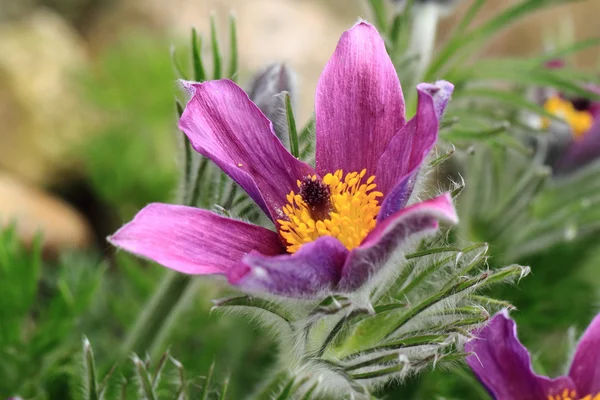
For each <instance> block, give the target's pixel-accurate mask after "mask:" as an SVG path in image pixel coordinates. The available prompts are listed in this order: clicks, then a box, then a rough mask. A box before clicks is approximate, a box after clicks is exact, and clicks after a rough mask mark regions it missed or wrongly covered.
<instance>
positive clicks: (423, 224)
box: [339, 194, 458, 291]
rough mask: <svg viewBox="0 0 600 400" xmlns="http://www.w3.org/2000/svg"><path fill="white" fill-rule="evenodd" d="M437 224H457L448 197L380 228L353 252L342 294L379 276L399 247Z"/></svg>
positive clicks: (426, 203)
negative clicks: (441, 221)
mask: <svg viewBox="0 0 600 400" xmlns="http://www.w3.org/2000/svg"><path fill="white" fill-rule="evenodd" d="M438 220H444V221H448V222H451V223H456V222H457V221H458V217H457V216H456V211H455V210H454V206H453V205H452V199H451V198H450V195H449V194H443V195H441V196H439V197H436V198H435V199H432V200H427V201H424V202H421V203H417V204H413V205H412V206H410V207H407V208H404V209H402V210H400V211H398V212H397V213H396V214H394V215H392V216H390V218H388V219H387V220H385V221H384V222H380V223H378V224H377V226H376V227H375V229H374V230H373V231H372V232H371V233H369V235H368V236H367V237H366V238H365V240H364V241H363V243H362V244H361V245H360V247H358V248H356V249H354V250H352V252H351V253H350V256H349V257H348V260H347V261H346V264H345V265H344V269H343V270H342V278H341V280H340V284H339V289H340V290H341V291H353V290H356V289H357V288H359V287H360V286H362V285H363V284H364V283H365V282H366V281H367V280H368V279H369V278H370V277H372V276H373V275H374V274H376V273H377V272H378V271H379V270H380V269H381V268H382V267H383V266H384V265H385V263H386V262H387V261H388V260H389V258H390V256H391V255H392V254H393V253H395V252H396V251H397V250H398V249H399V247H400V246H402V245H404V244H406V242H407V241H409V240H414V239H415V238H416V237H418V236H422V235H424V234H427V233H431V232H433V231H435V230H436V229H437V228H438Z"/></svg>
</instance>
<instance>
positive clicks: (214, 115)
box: [179, 79, 315, 221]
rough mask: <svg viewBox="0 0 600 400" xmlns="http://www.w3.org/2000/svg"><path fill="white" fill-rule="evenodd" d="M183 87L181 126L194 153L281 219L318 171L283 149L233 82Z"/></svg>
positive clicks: (261, 117) (260, 116)
mask: <svg viewBox="0 0 600 400" xmlns="http://www.w3.org/2000/svg"><path fill="white" fill-rule="evenodd" d="M183 85H184V86H185V88H186V89H188V90H189V91H190V93H191V94H192V98H191V99H190V101H189V102H188V104H187V106H186V108H185V110H184V112H183V115H182V116H181V120H180V121H179V128H180V129H181V130H182V131H183V132H185V134H186V135H187V136H188V138H189V139H190V142H191V143H192V146H193V147H194V149H196V151H198V152H199V153H201V154H203V155H204V156H206V157H208V158H210V159H211V160H212V161H214V162H215V164H217V165H218V166H219V167H220V168H221V169H222V170H223V171H225V172H226V173H227V174H228V175H229V176H231V178H233V179H234V180H235V181H236V182H237V183H239V184H240V186H242V187H243V188H244V190H246V192H248V194H249V195H250V196H251V197H252V198H253V199H254V201H255V202H256V203H257V204H258V205H259V206H260V207H261V208H262V209H263V210H264V211H265V213H266V214H267V215H269V216H271V219H272V220H274V221H275V220H277V219H278V218H281V207H282V206H283V205H285V204H287V200H286V198H285V196H286V195H287V194H288V193H290V192H291V191H292V190H297V189H298V186H297V184H296V182H297V180H301V179H302V178H304V177H305V176H308V175H314V174H315V172H314V170H313V169H312V168H311V167H310V166H309V165H307V164H305V163H303V162H301V161H299V160H297V159H296V158H294V156H292V155H291V154H290V153H289V152H288V151H287V150H286V149H285V148H284V147H283V145H282V144H281V142H280V141H279V139H278V138H277V136H275V134H274V133H273V127H272V124H271V122H270V121H269V120H268V119H267V118H266V117H265V116H264V114H263V113H262V112H261V111H260V110H259V109H258V107H257V106H256V105H254V104H253V103H252V102H251V101H250V99H249V98H248V96H247V95H246V93H245V92H244V91H243V90H242V89H241V88H240V87H239V86H237V85H236V84H235V83H233V82H232V81H230V80H227V79H222V80H218V81H209V82H204V83H190V82H184V83H183Z"/></svg>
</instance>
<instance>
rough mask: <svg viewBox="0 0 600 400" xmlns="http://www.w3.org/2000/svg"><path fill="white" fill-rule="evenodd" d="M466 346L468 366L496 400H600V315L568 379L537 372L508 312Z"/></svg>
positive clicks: (584, 338)
mask: <svg viewBox="0 0 600 400" xmlns="http://www.w3.org/2000/svg"><path fill="white" fill-rule="evenodd" d="M475 336H476V337H477V338H476V339H474V340H472V341H470V342H469V343H467V344H466V345H465V349H466V351H468V352H472V353H474V354H471V355H469V356H468V357H467V363H468V364H469V366H470V367H471V369H472V370H473V372H475V375H477V377H478V378H479V380H480V381H481V382H482V383H483V385H484V386H485V387H486V389H487V390H488V392H490V394H491V395H492V397H493V398H494V399H496V400H600V314H599V315H598V316H597V317H596V318H595V319H594V320H593V321H592V323H591V324H590V325H589V326H588V328H587V330H586V331H585V333H584V334H583V336H582V337H581V340H580V341H579V344H578V346H577V351H576V352H575V356H574V358H573V361H572V362H571V367H570V369H569V375H568V376H561V377H559V378H555V379H550V378H547V377H544V376H540V375H537V374H535V372H533V369H532V367H531V357H530V355H529V352H528V351H527V349H526V348H525V347H524V346H523V345H522V344H521V343H520V342H519V339H517V326H516V324H515V322H514V321H513V320H512V319H510V317H509V316H508V313H507V312H506V311H504V312H501V313H499V314H497V315H496V316H494V318H492V320H491V321H490V322H489V324H488V325H487V326H485V327H483V328H482V329H480V330H479V331H477V332H475Z"/></svg>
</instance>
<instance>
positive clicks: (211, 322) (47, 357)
mask: <svg viewBox="0 0 600 400" xmlns="http://www.w3.org/2000/svg"><path fill="white" fill-rule="evenodd" d="M471 3H472V2H471V1H463V2H462V3H461V4H460V5H459V6H458V8H457V10H455V12H454V13H452V14H451V15H448V16H447V17H445V18H444V20H443V21H442V23H441V26H440V28H439V30H438V40H439V41H440V42H443V41H444V39H445V37H446V36H447V34H448V32H449V30H450V29H451V28H452V26H453V24H454V23H455V21H456V20H457V19H459V18H460V16H461V15H464V13H465V11H466V9H467V8H468V7H469V5H470V4H471ZM513 3H514V2H512V1H502V2H501V1H488V2H487V4H486V6H485V7H484V10H483V12H482V13H481V15H479V17H478V18H480V19H485V18H486V17H487V16H489V15H491V14H492V13H495V12H497V11H498V9H499V8H503V7H508V6H509V5H510V4H513ZM230 12H233V13H235V15H236V16H237V20H238V25H237V28H238V46H239V65H240V68H239V79H238V82H240V83H241V84H242V86H243V85H244V84H246V87H247V82H248V80H249V78H250V76H251V75H252V74H253V73H255V72H256V71H258V70H260V69H261V68H263V67H265V66H266V65H268V64H270V63H273V62H285V63H286V64H287V65H289V66H290V67H291V68H292V69H293V70H294V71H295V73H296V75H297V81H298V82H297V89H298V90H297V94H298V96H297V99H296V103H297V119H298V120H299V123H300V125H303V124H304V123H305V122H306V121H308V120H309V118H310V116H311V114H312V111H313V97H314V91H315V86H316V82H317V79H318V77H319V75H320V73H321V70H322V68H323V66H324V65H325V63H326V62H327V60H328V58H329V57H330V55H331V54H332V51H333V49H334V47H335V45H336V43H337V40H338V38H339V36H340V34H341V33H342V32H343V31H344V30H346V29H348V28H349V27H350V26H351V25H352V24H353V23H354V22H355V21H356V20H357V18H358V17H363V18H365V19H369V15H368V8H367V5H366V2H364V1H361V0H328V1H320V0H0V226H2V227H3V228H4V229H7V230H8V229H11V233H10V235H11V237H10V239H8V238H7V237H5V238H4V240H5V241H4V242H0V246H5V249H4V250H5V251H10V252H13V253H15V252H21V251H22V261H23V266H24V267H25V266H27V265H30V264H31V263H32V262H35V263H37V264H38V267H39V271H38V272H36V273H39V276H40V280H39V286H36V287H35V289H36V290H35V292H36V293H41V295H39V296H37V295H36V296H31V297H32V300H31V302H32V303H33V304H34V305H33V307H34V309H36V310H37V312H39V313H40V315H51V316H53V318H55V319H56V320H58V319H60V318H62V319H63V321H64V324H61V325H60V326H59V327H57V325H56V324H54V325H53V324H48V326H47V327H44V328H43V329H46V330H45V331H44V330H42V331H37V332H36V333H35V334H33V333H32V334H31V336H27V335H28V333H27V332H26V333H25V334H23V333H22V332H21V333H19V334H18V336H19V338H18V339H17V338H13V339H14V343H20V344H19V345H18V346H24V347H23V348H26V347H29V348H30V350H28V351H27V352H25V351H16V352H17V353H20V354H19V355H18V356H16V355H15V354H16V353H15V354H13V353H11V354H12V355H10V357H12V358H10V357H9V358H10V360H11V361H10V362H8V361H6V360H8V359H9V358H5V359H4V360H3V359H2V358H1V357H0V364H1V365H0V376H4V377H6V379H5V381H4V382H0V398H1V397H3V396H9V395H13V394H21V395H22V396H24V397H25V398H29V397H31V398H34V397H36V398H37V397H39V396H41V397H39V398H44V397H46V398H68V397H69V396H73V395H72V393H71V392H70V391H72V390H75V389H73V385H70V384H68V383H67V382H71V380H72V379H73V378H72V373H73V368H75V367H73V364H72V363H71V358H70V357H71V354H72V352H73V351H74V350H73V349H78V348H79V347H80V339H81V335H82V334H83V333H85V334H87V335H88V336H89V337H90V340H91V341H92V343H93V344H94V347H95V349H96V353H97V358H98V360H99V362H100V363H103V365H104V367H103V368H104V370H107V369H108V368H109V367H110V365H111V363H112V362H113V361H114V359H113V358H114V357H113V356H114V354H111V353H110V349H113V348H114V346H117V345H119V344H120V343H121V342H122V341H123V340H124V336H125V333H124V332H125V331H126V330H127V328H128V327H129V325H130V323H131V321H132V320H133V319H135V316H136V315H137V314H138V312H139V311H140V309H141V307H142V306H143V304H144V301H145V300H146V298H148V296H149V295H150V293H152V291H153V289H154V288H155V286H156V284H157V282H158V281H160V279H161V276H162V274H163V272H164V271H163V270H162V269H161V268H158V267H156V266H153V265H148V264H147V263H144V262H141V261H138V260H136V259H134V258H133V257H129V256H128V255H125V254H120V253H119V254H116V255H115V250H114V249H113V248H111V247H110V246H109V245H108V244H107V243H106V241H105V237H106V236H108V235H109V234H111V233H112V232H114V231H115V230H116V229H117V228H118V227H119V226H120V225H121V224H122V223H123V222H124V221H127V220H129V219H130V218H131V217H132V216H133V215H134V214H135V213H136V212H137V211H138V210H139V209H140V208H142V207H143V206H144V205H146V204H147V203H150V202H155V201H160V202H173V199H174V198H175V197H176V196H177V192H178V180H179V169H180V167H181V162H180V161H181V160H180V159H179V158H180V157H179V147H178V146H179V145H180V143H179V140H180V137H179V133H178V131H177V129H176V122H177V113H176V108H175V103H174V93H175V92H176V91H177V90H178V89H177V84H176V76H175V74H174V71H173V65H172V60H171V52H172V48H175V49H176V50H177V51H178V53H179V54H180V55H183V54H186V52H187V51H188V46H189V45H188V42H189V33H190V28H191V27H196V29H197V30H198V32H199V33H201V34H203V35H205V36H206V35H208V34H209V32H210V26H209V18H210V15H211V13H214V15H215V18H216V21H217V27H218V31H219V32H220V35H221V36H222V38H223V39H222V44H223V49H225V50H226V49H227V20H228V16H229V13H230ZM598 15H600V0H587V1H580V2H575V3H572V4H567V5H561V6H559V7H554V8H552V9H549V10H544V11H541V12H538V13H535V14H533V15H531V16H530V17H528V18H527V19H525V20H524V21H522V22H520V23H518V24H517V25H516V26H513V27H511V29H510V30H508V31H505V32H502V34H500V35H499V36H498V37H496V38H495V39H494V40H493V41H491V42H489V43H488V44H487V45H486V49H485V52H484V53H485V55H487V56H489V55H494V56H498V55H518V56H528V55H533V54H539V53H540V51H543V50H544V49H545V48H547V47H548V46H549V44H548V37H552V38H557V39H558V41H563V40H564V41H565V42H568V41H573V40H580V39H584V38H589V37H599V36H600V25H599V24H598ZM208 47H209V46H208V44H207V45H205V48H206V49H207V51H208ZM176 57H177V56H176ZM180 58H181V59H182V60H185V59H184V58H183V57H180ZM599 59H600V51H599V49H598V48H594V49H588V50H585V51H582V52H580V53H578V54H577V57H576V65H577V67H579V68H582V69H587V70H593V69H596V70H598V60H599ZM207 63H208V66H209V67H210V57H207ZM404 90H405V91H409V90H413V89H412V88H407V87H405V88H404ZM9 227H12V228H9ZM4 235H5V236H7V235H8V234H7V233H4ZM40 235H41V237H42V239H41V242H40V239H36V238H39V237H40ZM9 244H10V249H9ZM588 247H589V246H588ZM32 249H39V250H40V253H39V254H34V255H31V252H32ZM573 251H576V250H573ZM0 254H2V251H1V250H0ZM11 254H12V253H11ZM32 257H33V258H32ZM32 260H33V261H32ZM36 260H37V261H36ZM596 279H597V278H596ZM219 285H220V284H219V283H218V282H209V283H208V284H202V285H198V290H197V291H196V292H195V295H194V297H193V298H191V299H189V301H188V302H187V306H186V307H184V308H183V309H182V310H181V313H183V315H185V317H184V318H180V321H184V322H182V323H183V324H185V326H181V327H178V328H177V329H176V330H174V331H173V332H170V333H169V336H168V339H167V338H166V339H165V342H169V343H172V344H173V345H172V350H171V351H172V353H173V354H175V355H176V356H177V357H180V358H181V361H182V362H184V365H186V367H188V369H190V374H192V375H193V374H194V373H197V374H202V373H204V372H205V371H206V369H207V368H208V366H209V365H210V363H211V362H212V360H213V359H216V360H219V363H218V364H217V375H218V376H219V377H220V379H224V377H225V376H227V375H228V374H230V375H231V376H234V377H236V383H235V387H233V388H232V393H233V395H232V396H233V397H232V398H238V397H236V396H241V393H243V388H244V387H245V386H246V385H252V382H253V381H254V379H256V377H257V376H258V375H260V373H262V372H263V371H265V370H266V369H268V368H269V363H270V361H271V359H272V354H273V351H274V349H273V348H272V343H271V342H270V341H269V339H268V337H265V336H264V335H260V333H259V332H257V331H256V330H255V328H254V327H253V326H252V325H251V324H249V323H246V322H244V320H243V319H242V318H239V317H235V316H233V317H232V316H229V315H225V316H222V315H214V314H210V313H209V310H210V306H211V303H210V301H209V300H210V299H212V298H214V297H218V296H221V295H222V294H221V293H220V291H221V290H222V289H221V288H220V286H219ZM1 287H2V283H0V288H1ZM15 290H16V289H15ZM574 290H577V289H574ZM593 291H597V289H593ZM5 293H6V292H5ZM56 296H58V297H59V298H60V301H58V303H57V305H52V306H50V305H49V304H48V303H47V300H48V299H55V298H56ZM34 297H35V298H34ZM69 299H70V300H69ZM587 299H588V298H587V297H586V300H585V301H588V300H587ZM53 304H54V303H53ZM2 307H4V308H7V307H11V306H10V304H9V303H8V302H4V303H2V302H0V308H2ZM588 314H589V313H586V315H585V316H584V317H582V318H581V320H582V321H585V320H586V318H588ZM58 316H60V318H59V317H58ZM5 321H8V320H5ZM5 328H6V327H5ZM236 332H245V333H244V334H236ZM8 337H9V335H8V334H5V336H4V340H5V341H8V339H7V338H8ZM560 337H561V339H562V338H564V335H562V334H560ZM223 338H227V340H223ZM11 340H12V339H11ZM532 341H533V340H532ZM32 343H37V344H36V345H35V346H33V345H32ZM550 343H554V342H552V341H551V342H550ZM15 346H17V345H16V344H15ZM18 346H17V347H16V348H19V347H18ZM545 347H546V349H547V350H550V351H551V349H549V348H548V347H550V345H545ZM5 348H9V347H5ZM13 349H14V348H13ZM31 349H33V350H31ZM537 349H539V346H538V348H537ZM537 349H536V350H537ZM29 351H30V353H29ZM6 357H8V356H6ZM33 360H36V361H35V362H33ZM37 362H39V363H40V365H42V366H44V368H38V367H39V365H36V363H37ZM57 365H58V366H62V367H63V368H62V369H61V368H58V367H57ZM250 365H252V366H255V365H256V366H258V367H257V368H256V369H254V368H248V366H250ZM2 371H4V372H2ZM2 373H3V374H4V375H1V374H2ZM23 376H29V378H28V379H30V382H29V381H28V382H24V380H23V378H22V377H23ZM2 380H3V379H2V378H0V381H2ZM4 391H6V393H5V392H4ZM65 391H67V392H65ZM41 393H43V395H42V394H41ZM415 396H417V397H415V398H420V395H415ZM73 397H75V398H76V397H77V396H73Z"/></svg>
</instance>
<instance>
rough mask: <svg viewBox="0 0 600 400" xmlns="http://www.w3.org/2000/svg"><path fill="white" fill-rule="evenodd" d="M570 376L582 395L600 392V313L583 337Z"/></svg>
mask: <svg viewBox="0 0 600 400" xmlns="http://www.w3.org/2000/svg"><path fill="white" fill-rule="evenodd" d="M569 376H570V377H571V379H573V382H575V384H576V385H577V389H578V390H579V394H580V395H588V394H598V393H600V314H598V315H597V316H596V318H594V320H593V321H592V323H591V324H590V325H589V326H588V328H587V329H586V330H585V333H584V334H583V336H582V337H581V339H580V341H579V345H578V346H577V351H576V352H575V356H574V358H573V362H572V363H571V369H570V371H569Z"/></svg>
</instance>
